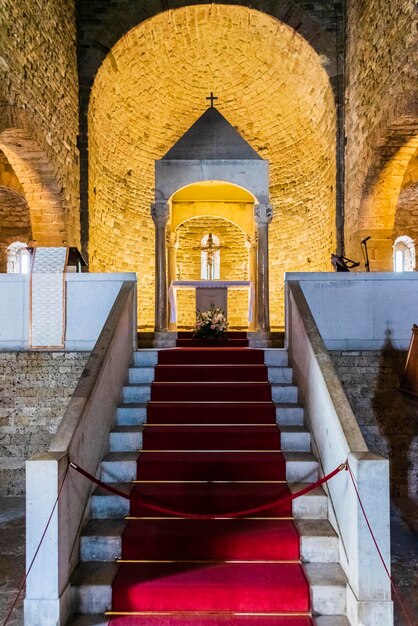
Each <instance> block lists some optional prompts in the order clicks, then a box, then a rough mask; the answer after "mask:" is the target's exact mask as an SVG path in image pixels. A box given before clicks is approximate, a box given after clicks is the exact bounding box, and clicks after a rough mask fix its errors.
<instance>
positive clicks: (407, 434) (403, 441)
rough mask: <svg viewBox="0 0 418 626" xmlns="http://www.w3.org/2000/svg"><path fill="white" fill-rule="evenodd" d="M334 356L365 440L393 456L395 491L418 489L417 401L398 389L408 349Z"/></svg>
mask: <svg viewBox="0 0 418 626" xmlns="http://www.w3.org/2000/svg"><path fill="white" fill-rule="evenodd" d="M330 355H331V358H332V361H333V363H334V367H335V369H336V372H337V375H338V377H339V378H340V380H341V383H342V385H343V387H344V390H345V392H346V394H347V397H348V400H349V402H350V405H351V408H352V409H353V411H354V414H355V416H356V418H357V421H358V423H359V425H360V428H361V430H362V433H363V436H364V438H365V440H366V442H367V445H368V446H369V448H370V449H371V450H372V451H373V452H377V453H379V454H381V455H383V456H385V457H387V458H389V460H390V484H391V493H392V496H393V497H397V496H401V497H402V496H408V495H411V496H412V495H413V494H416V493H417V488H418V466H417V461H416V460H415V464H414V459H418V421H417V416H418V405H414V404H412V403H411V401H408V400H407V399H406V397H405V396H404V395H402V394H401V393H399V391H397V388H398V386H399V383H400V379H401V376H402V372H403V370H404V366H405V361H406V352H404V351H397V350H392V349H391V350H384V351H374V350H367V351H348V352H346V351H333V352H331V353H330Z"/></svg>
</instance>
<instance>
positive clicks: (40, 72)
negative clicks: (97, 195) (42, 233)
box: [0, 0, 79, 242]
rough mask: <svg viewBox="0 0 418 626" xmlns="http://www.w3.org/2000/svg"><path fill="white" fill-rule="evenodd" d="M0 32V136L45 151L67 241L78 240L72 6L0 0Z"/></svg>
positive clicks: (68, 1)
mask: <svg viewBox="0 0 418 626" xmlns="http://www.w3.org/2000/svg"><path fill="white" fill-rule="evenodd" d="M0 32H1V56H0V106H1V107H2V114H1V115H0V133H1V132H2V131H3V130H5V129H7V128H9V129H10V128H19V129H21V130H23V131H25V132H27V133H29V134H30V135H31V136H32V138H33V139H34V141H35V142H36V144H37V145H38V147H39V149H40V150H43V151H44V153H45V155H46V157H47V159H48V160H49V162H50V164H51V167H52V170H53V171H54V173H55V178H56V182H57V185H58V189H60V188H61V200H62V203H63V205H64V206H65V208H66V209H67V211H68V215H67V218H68V219H67V224H68V236H69V241H70V242H76V241H77V239H78V237H79V203H78V197H79V171H78V149H77V134H78V77H77V60H76V25H75V2H74V0H18V1H16V0H2V2H1V3H0ZM23 156H24V155H23ZM19 157H20V158H21V157H22V155H21V154H20V155H19ZM28 157H29V158H30V157H31V155H30V154H28ZM45 191H46V190H45ZM62 238H63V239H65V236H64V237H62Z"/></svg>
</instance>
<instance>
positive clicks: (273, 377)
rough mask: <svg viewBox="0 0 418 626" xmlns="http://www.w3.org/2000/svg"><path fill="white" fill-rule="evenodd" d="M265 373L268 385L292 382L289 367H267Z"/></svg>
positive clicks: (291, 371)
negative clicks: (266, 373)
mask: <svg viewBox="0 0 418 626" xmlns="http://www.w3.org/2000/svg"><path fill="white" fill-rule="evenodd" d="M267 372H268V379H269V382H270V383H291V382H292V381H293V370H292V368H291V367H282V366H279V367H268V368H267Z"/></svg>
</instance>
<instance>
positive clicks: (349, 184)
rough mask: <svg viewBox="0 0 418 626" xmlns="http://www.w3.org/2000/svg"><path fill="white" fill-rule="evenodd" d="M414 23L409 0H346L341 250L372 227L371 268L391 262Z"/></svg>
mask: <svg viewBox="0 0 418 626" xmlns="http://www.w3.org/2000/svg"><path fill="white" fill-rule="evenodd" d="M417 31H418V23H417V13H416V6H415V2H414V0H391V2H387V1H386V0H369V1H368V2H349V3H348V24H347V66H346V84H347V91H346V96H347V99H346V101H347V105H346V136H347V147H346V208H345V217H346V225H345V231H346V244H347V247H346V251H347V254H348V256H350V257H351V258H359V256H360V245H359V243H360V240H361V239H362V238H363V237H365V236H367V235H372V237H373V239H372V240H371V242H370V252H371V259H372V261H371V269H376V270H377V269H387V270H390V269H391V267H392V250H391V246H392V242H393V239H394V229H393V227H394V220H395V211H396V206H397V203H398V197H399V194H400V192H401V187H402V180H403V177H404V174H405V171H406V170H407V168H408V163H409V161H410V159H411V157H412V156H413V154H414V153H415V151H416V149H417V139H416V136H417V132H418V105H417V103H418V99H417V95H418V80H417V64H418V46H417V45H416V42H417ZM395 230H396V229H395Z"/></svg>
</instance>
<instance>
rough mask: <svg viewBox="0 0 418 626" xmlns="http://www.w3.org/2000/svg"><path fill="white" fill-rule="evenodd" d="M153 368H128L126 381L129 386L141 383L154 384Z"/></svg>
mask: <svg viewBox="0 0 418 626" xmlns="http://www.w3.org/2000/svg"><path fill="white" fill-rule="evenodd" d="M154 377H155V368H154V367H146V366H141V367H130V368H129V374H128V381H129V384H130V385H137V384H143V383H148V384H150V383H152V382H154Z"/></svg>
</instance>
